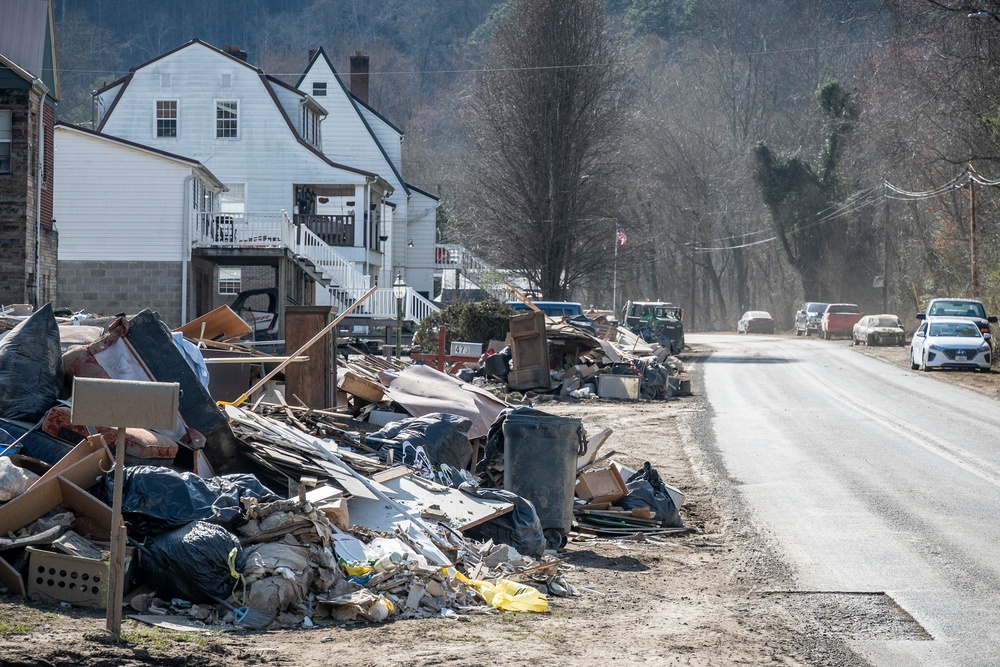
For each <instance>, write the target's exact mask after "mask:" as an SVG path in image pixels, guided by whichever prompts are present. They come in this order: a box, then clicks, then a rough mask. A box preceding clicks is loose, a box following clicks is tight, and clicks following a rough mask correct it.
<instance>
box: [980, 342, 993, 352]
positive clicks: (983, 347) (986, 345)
mask: <svg viewBox="0 0 1000 667" xmlns="http://www.w3.org/2000/svg"><path fill="white" fill-rule="evenodd" d="M979 351H980V352H989V351H990V344H989V343H983V344H982V345H980V346H979Z"/></svg>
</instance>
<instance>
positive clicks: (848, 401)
mask: <svg viewBox="0 0 1000 667" xmlns="http://www.w3.org/2000/svg"><path fill="white" fill-rule="evenodd" d="M688 342H689V343H690V344H707V345H710V346H711V347H713V348H714V349H716V350H717V352H716V353H715V354H713V355H712V356H711V357H709V358H708V359H707V360H706V361H705V362H704V363H703V364H702V366H701V371H702V372H703V373H704V378H705V390H706V394H707V396H708V399H709V401H710V402H711V404H712V407H713V411H714V416H713V418H712V419H713V426H714V431H715V435H716V441H717V446H718V448H719V451H720V454H721V458H722V461H723V463H724V464H725V466H726V468H727V471H728V473H729V475H730V476H731V477H732V478H733V479H734V480H736V483H737V484H738V485H739V488H740V490H741V492H742V494H743V495H744V497H745V499H746V500H747V502H748V504H749V506H750V510H751V512H752V514H753V517H754V518H755V519H756V520H757V521H758V522H759V523H760V524H762V525H763V526H764V528H765V530H766V531H768V532H769V533H770V534H771V535H772V536H773V537H774V538H775V539H776V540H777V542H778V543H779V544H780V545H781V549H782V551H783V556H784V559H785V560H786V561H787V562H788V563H789V564H791V565H792V566H793V567H794V568H795V570H796V571H797V573H798V581H797V585H798V590H800V591H831V592H833V591H842V592H847V591H850V592H869V591H870V592H878V591H884V592H885V593H887V594H888V595H890V596H891V597H892V599H893V600H895V602H896V603H898V604H899V605H900V606H901V607H902V608H903V609H904V610H905V611H906V612H909V614H910V615H912V617H913V618H914V619H916V621H917V622H919V623H920V625H922V626H923V628H924V629H925V630H926V631H927V633H929V635H930V637H931V639H930V640H926V639H924V640H922V641H921V640H919V638H916V639H893V640H883V639H877V638H876V639H865V640H861V641H854V642H852V645H853V646H854V647H855V649H856V650H857V651H858V652H859V653H860V654H861V655H863V656H864V657H866V658H867V659H868V660H870V661H871V662H872V663H873V664H875V665H880V666H881V665H900V666H902V665H906V666H909V665H933V666H935V667H937V666H942V665H954V666H955V667H970V666H978V665H1000V553H998V552H1000V439H998V435H1000V404H998V402H997V401H995V400H993V399H989V398H985V397H983V396H981V395H979V394H976V393H974V392H971V391H968V390H966V389H963V388H961V387H956V386H953V385H951V384H949V383H945V382H940V381H939V380H935V379H934V377H933V373H932V374H929V375H927V374H923V373H920V372H916V371H908V370H904V369H901V368H898V367H895V366H892V365H890V364H888V363H885V362H883V361H880V360H877V359H873V358H870V357H867V356H865V355H862V354H858V353H857V352H855V351H853V350H852V349H851V347H850V344H849V343H844V342H840V341H837V342H828V341H821V340H816V339H813V338H791V337H781V336H736V335H700V336H699V335H690V336H689V338H688Z"/></svg>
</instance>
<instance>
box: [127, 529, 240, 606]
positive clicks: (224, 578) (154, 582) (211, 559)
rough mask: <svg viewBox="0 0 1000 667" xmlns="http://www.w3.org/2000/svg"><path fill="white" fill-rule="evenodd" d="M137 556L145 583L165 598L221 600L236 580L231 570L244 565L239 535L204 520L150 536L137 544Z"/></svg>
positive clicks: (201, 600) (238, 568) (204, 600)
mask: <svg viewBox="0 0 1000 667" xmlns="http://www.w3.org/2000/svg"><path fill="white" fill-rule="evenodd" d="M234 552H235V553H234ZM140 555H141V558H140V563H141V568H140V569H141V570H142V572H143V574H145V575H146V578H147V579H148V580H149V584H150V585H151V586H153V587H154V588H155V589H156V591H157V595H159V597H161V598H165V599H168V600H169V599H170V598H181V599H184V600H189V601H190V602H215V601H216V600H215V598H221V599H223V600H225V599H227V598H228V597H229V596H230V594H231V593H232V592H233V589H234V588H235V587H236V585H237V583H239V580H238V579H237V578H235V577H233V572H236V573H239V572H242V571H243V567H244V566H245V565H246V553H245V552H244V551H243V547H241V546H240V540H239V538H237V537H236V536H235V535H233V534H232V533H230V532H229V531H228V530H226V529H225V528H223V527H222V526H218V525H215V524H213V523H207V522H205V521H192V522H191V523H189V524H187V525H184V526H180V527H179V528H174V529H173V530H169V531H167V532H165V533H160V534H159V535H155V536H153V537H150V538H149V539H148V540H146V543H145V544H144V545H143V546H141V547H140Z"/></svg>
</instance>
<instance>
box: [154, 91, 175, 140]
mask: <svg viewBox="0 0 1000 667" xmlns="http://www.w3.org/2000/svg"><path fill="white" fill-rule="evenodd" d="M156 136H158V137H176V136H177V100H157V101H156Z"/></svg>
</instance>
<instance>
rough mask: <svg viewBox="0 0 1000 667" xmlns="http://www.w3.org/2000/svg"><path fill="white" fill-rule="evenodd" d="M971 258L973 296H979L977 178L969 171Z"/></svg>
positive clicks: (976, 297) (975, 297) (974, 297)
mask: <svg viewBox="0 0 1000 667" xmlns="http://www.w3.org/2000/svg"><path fill="white" fill-rule="evenodd" d="M969 259H970V262H971V264H972V298H973V299H978V298H979V269H978V267H977V266H976V178H975V176H974V175H973V174H972V171H971V167H970V171H969Z"/></svg>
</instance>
